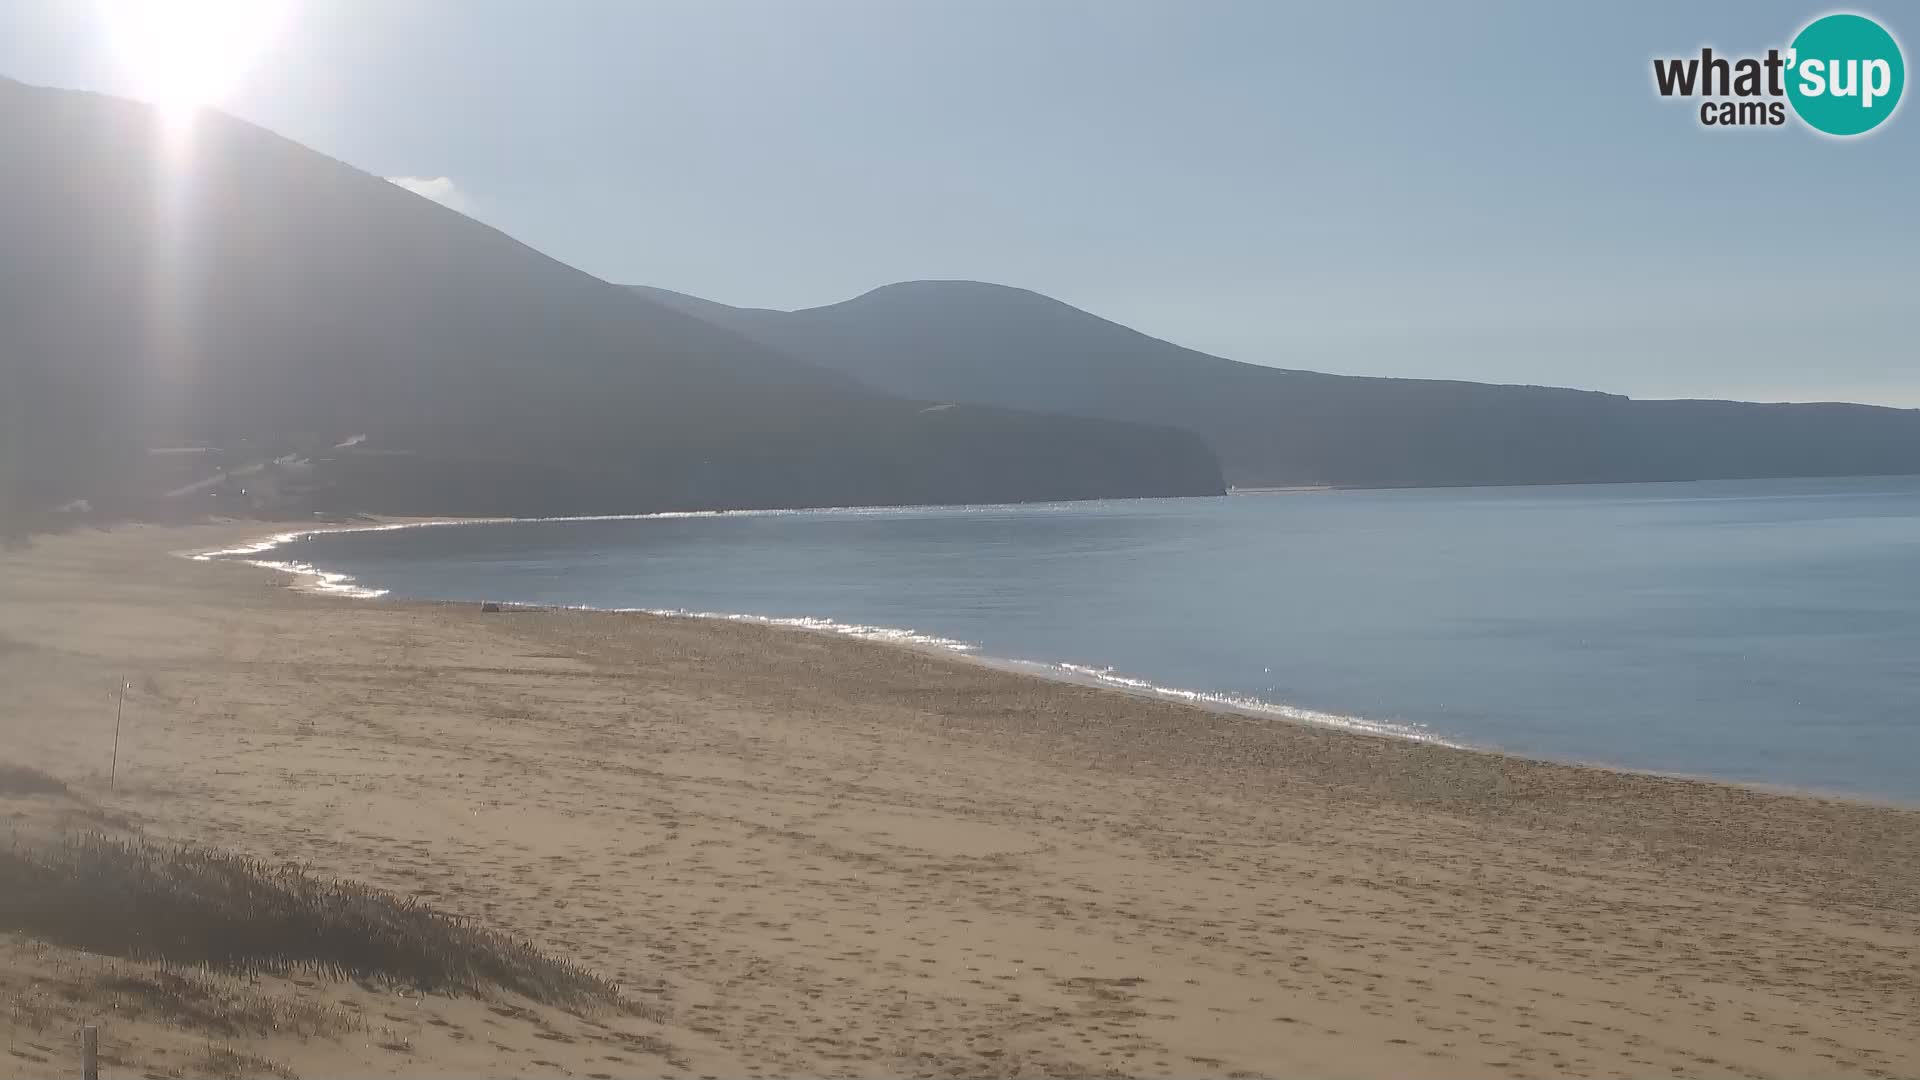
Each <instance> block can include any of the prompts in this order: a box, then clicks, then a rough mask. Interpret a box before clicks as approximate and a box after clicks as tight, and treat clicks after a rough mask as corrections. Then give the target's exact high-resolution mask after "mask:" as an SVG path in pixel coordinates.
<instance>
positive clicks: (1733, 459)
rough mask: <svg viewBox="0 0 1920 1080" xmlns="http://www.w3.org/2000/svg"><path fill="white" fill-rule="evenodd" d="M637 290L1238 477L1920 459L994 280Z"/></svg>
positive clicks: (1889, 415)
mask: <svg viewBox="0 0 1920 1080" xmlns="http://www.w3.org/2000/svg"><path fill="white" fill-rule="evenodd" d="M640 291H641V292H642V293H643V294H644V295H647V296H649V297H651V298H653V299H656V300H659V301H661V302H664V303H670V304H674V305H676V306H678V307H680V308H681V309H682V310H683V311H686V312H688V313H690V314H692V315H696V316H698V317H700V318H702V319H705V320H707V321H708V322H710V323H712V324H714V325H717V326H723V327H727V328H730V329H734V330H738V331H740V332H741V333H744V334H746V335H748V336H750V337H752V338H754V339H755V340H757V341H760V342H762V343H764V344H767V345H769V346H771V347H773V348H776V349H779V350H781V351H782V352H785V353H788V354H790V355H792V356H795V357H799V358H802V359H805V360H809V361H812V362H814V363H816V364H820V365H823V366H830V367H834V368H836V369H838V370H840V371H843V372H845V373H847V374H849V375H852V376H854V377H856V378H858V379H860V380H861V381H863V382H865V383H867V384H868V385H870V386H873V387H875V388H877V389H881V390H885V391H888V392H890V393H896V394H906V395H910V396H913V397H922V398H930V399H937V400H944V401H964V402H976V403H982V404H991V405H999V406H1004V407H1010V408H1027V409H1043V410H1049V411H1058V412H1068V413H1074V414H1077V415H1082V416H1092V417H1105V418H1109V419H1119V420H1130V421H1140V422H1149V423H1156V424H1172V425H1175V426H1179V427H1184V428H1187V429H1189V430H1192V431H1196V432H1198V433H1200V434H1201V435H1203V436H1204V437H1205V438H1206V439H1207V440H1208V441H1209V442H1210V443H1211V444H1212V445H1213V447H1214V449H1215V450H1216V451H1217V452H1218V453H1219V455H1220V457H1221V460H1222V463H1223V465H1224V467H1225V469H1226V473H1227V479H1228V480H1229V482H1231V483H1234V484H1238V485H1242V486H1259V485H1279V484H1332V485H1343V486H1425V485H1455V484H1543V483H1585V482H1602V481H1635V480H1692V479H1709V478H1714V479H1719V478H1735V477H1764V476H1832V475H1850V474H1882V473H1912V472H1920V410H1904V409H1887V408H1878V407H1873V406H1865V405H1842V404H1820V405H1759V404H1747V403H1742V402H1730V401H1635V400H1631V399H1628V398H1624V397H1619V396H1616V395H1612V394H1600V393H1592V392H1588V391H1580V390H1562V389H1555V388H1551V387H1539V386H1499V385H1489V384H1483V383H1468V382H1444V381H1437V380H1419V379H1380V378H1363V377H1357V376H1344V375H1324V374H1320V373H1317V372H1311V371H1291V370H1284V369H1279V368H1270V367H1263V366H1260V365H1257V364H1245V363H1239V362H1236V361H1232V360H1225V359H1222V358H1220V357H1217V356H1210V355H1207V354H1205V353H1201V352H1196V351H1194V350H1192V349H1185V348H1181V347H1180V346H1178V345H1173V344H1170V343H1168V342H1165V341H1161V340H1159V339H1156V338H1152V337H1148V336H1147V335H1145V334H1141V333H1139V332H1137V331H1134V330H1130V329H1128V328H1127V327H1124V326H1121V325H1119V324H1117V323H1113V322H1109V321H1107V320H1105V319H1102V318H1099V317H1097V316H1094V315H1091V314H1088V313H1087V312H1084V311H1081V310H1079V309H1077V308H1074V307H1070V306H1068V305H1066V304H1063V303H1061V302H1059V301H1057V300H1053V299H1050V298H1048V297H1045V296H1041V295H1039V294H1038V293H1033V292H1029V291H1026V290H1024V289H1013V288H1008V287H1005V286H1001V285H989V284H984V283H980V282H968V281H915V282H904V283H901V284H897V285H888V286H885V287H883V288H879V289H875V290H873V291H872V292H869V293H866V294H865V295H862V296H859V297H856V298H854V299H852V300H848V301H846V302H844V303H839V304H832V305H829V306H826V307H818V308H810V309H806V310H802V311H793V312H785V311H771V310H766V309H753V308H732V307H728V306H726V305H723V304H716V303H713V302H712V301H707V300H701V299H699V298H697V297H687V296H682V295H680V294H677V293H671V292H668V291H667V290H663V289H644V288H643V289H642V290H640Z"/></svg>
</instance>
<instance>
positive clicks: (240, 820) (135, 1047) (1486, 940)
mask: <svg viewBox="0 0 1920 1080" xmlns="http://www.w3.org/2000/svg"><path fill="white" fill-rule="evenodd" d="M261 531H262V525H261V524H260V523H257V522H244V523H229V524H225V525H219V526H202V527H173V528H162V527H132V528H127V529H121V530H115V531H111V532H98V533H76V534H70V535H66V536H61V537H53V538H48V539H45V540H43V541H40V542H38V543H36V544H35V545H34V547H33V548H31V549H29V550H26V551H17V552H7V553H0V681H3V682H4V684H5V685H7V686H8V688H9V694H8V695H6V696H5V699H4V700H0V762H8V763H12V764H17V765H21V766H25V767H28V768H31V769H38V770H41V771H44V772H46V773H48V774H50V775H52V776H54V777H57V778H59V779H61V780H63V781H65V782H66V784H67V785H68V789H69V794H68V795H66V796H61V797H59V798H57V799H56V798H53V797H48V796H9V795H6V794H4V793H0V811H4V812H6V813H8V814H9V815H10V816H11V820H12V821H13V822H14V824H15V827H16V829H23V830H25V835H33V834H34V833H35V832H36V831H40V832H52V833H55V834H57V833H58V832H60V831H63V830H67V831H70V830H76V829H77V830H83V831H84V830H87V829H100V828H108V829H111V830H126V831H129V832H131V833H133V834H134V835H138V836H144V837H147V838H151V839H153V840H157V841H162V842H167V841H183V842H189V843H202V844H212V845H216V846H218V847H221V848H223V849H226V850H229V851H233V852H235V853H237V854H240V855H243V856H248V857H253V858H258V859H264V860H268V861H269V863H270V865H280V864H282V863H284V862H288V861H293V862H297V863H299V864H300V865H302V866H304V867H306V868H307V869H308V870H309V871H310V872H311V873H313V874H315V875H319V876H323V877H343V878H350V879H353V880H357V881H361V882H364V883H366V884H368V885H371V886H374V887H377V888H381V889H386V890H388V891H391V892H393V893H396V894H397V895H400V896H403V897H415V898H418V899H420V900H421V902H424V903H430V904H431V905H432V906H433V907H434V908H435V909H437V910H440V911H444V912H447V913H449V914H451V915H455V916H458V917H461V918H466V919H473V920H476V921H478V922H480V923H482V924H484V925H487V926H490V927H493V928H496V929H498V930H500V931H502V932H505V933H509V934H512V935H516V936H519V937H522V938H525V939H527V940H529V941H530V942H532V943H534V944H535V945H536V946H537V947H539V948H542V949H544V950H547V951H549V952H551V953H552V954H554V955H557V956H561V957H566V958H573V959H576V960H579V961H581V962H583V963H586V964H588V965H589V966H591V967H592V968H593V969H594V970H595V971H596V972H598V973H599V974H601V975H604V976H606V977H607V978H610V979H613V980H616V981H617V982H618V983H619V984H620V985H621V986H623V987H634V988H638V991H639V992H641V993H644V994H645V995H646V997H647V999H648V1002H649V1005H650V1008H649V1011H648V1014H647V1016H645V1017H641V1018H635V1019H634V1020H632V1021H631V1022H629V1023H626V1024H625V1027H624V1034H619V1033H614V1032H610V1031H609V1030H607V1029H606V1028H604V1027H597V1026H595V1025H596V1023H598V1021H594V1020H593V1018H590V1017H589V1018H577V1017H572V1016H568V1015H566V1014H564V1013H558V1012H554V1011H552V1010H546V1011H542V1010H538V1009H533V1008H531V1007H530V1006H526V1005H525V1004H524V1003H515V1002H507V1003H502V1004H498V1005H495V1004H491V1003H488V1002H483V1001H474V1000H472V999H460V998H449V997H444V996H440V995H426V996H425V997H421V998H418V999H417V1000H416V999H414V998H412V997H408V998H406V999H400V998H396V997H394V996H393V995H391V994H388V995H374V996H369V995H368V993H367V991H365V990H364V989H362V988H359V987H356V986H354V985H352V984H335V983H331V982H329V981H327V980H324V979H322V980H319V981H317V982H316V981H315V980H312V979H304V980H301V981H299V982H294V981H291V980H286V979H279V978H262V979H261V980H258V981H257V982H256V983H254V984H252V985H253V986H254V987H255V989H254V990H251V991H249V992H259V993H269V994H270V995H272V996H275V997H278V998H281V999H284V1000H298V1001H301V1002H305V1003H306V1005H304V1006H303V1008H305V1009H307V1014H308V1015H312V1014H313V1010H315V1009H319V1010H322V1011H325V1012H326V1014H327V1015H328V1016H340V1017H343V1023H345V1024H346V1025H347V1031H348V1034H346V1035H344V1036H341V1037H338V1038H336V1037H333V1036H321V1035H313V1034H310V1033H309V1034H300V1033H276V1032H275V1031H272V1030H264V1031H257V1032H254V1033H251V1034H243V1035H238V1036H234V1035H215V1036H213V1037H216V1038H220V1039H232V1040H233V1041H234V1042H235V1043H236V1044H237V1045H238V1046H239V1047H240V1048H241V1049H244V1050H245V1051H246V1052H247V1053H250V1054H257V1055H259V1056H262V1057H265V1058H268V1059H270V1060H272V1061H276V1062H282V1063H284V1064H285V1065H286V1066H287V1067H288V1068H290V1069H292V1070H293V1071H296V1072H300V1073H302V1074H305V1075H370V1076H371V1075H393V1076H397V1075H471V1074H473V1073H475V1072H483V1071H492V1072H507V1073H512V1074H514V1075H536V1074H538V1075H560V1074H562V1073H563V1072H564V1073H571V1074H572V1075H576V1076H578V1075H593V1074H594V1073H605V1074H608V1075H633V1074H636V1073H638V1074H663V1075H670V1076H676V1077H688V1078H692V1077H697V1076H701V1075H743V1076H744V1075H751V1074H754V1073H756V1072H757V1073H758V1074H759V1075H845V1076H859V1077H866V1076H875V1077H878V1076H891V1075H906V1074H930V1075H938V1076H949V1077H962V1076H966V1077H972V1076H981V1077H992V1078H1004V1080H1017V1078H1020V1077H1030V1076H1034V1075H1055V1076H1063V1077H1082V1078H1089V1080H1090V1078H1092V1077H1097V1076H1112V1075H1130V1076H1157V1077H1178V1076H1191V1075H1196V1074H1201V1075H1239V1076H1274V1077H1279V1076H1298V1075H1312V1076H1327V1077H1346V1078H1351V1080H1362V1078H1371V1077H1380V1076H1397V1077H1415V1078H1427V1080H1449V1078H1452V1077H1458V1076H1463V1075H1475V1076H1479V1075H1492V1076H1502V1077H1508V1078H1510V1080H1517V1078H1522V1077H1534V1076H1554V1075H1568V1074H1576V1075H1595V1076H1609V1075H1612V1076H1639V1075H1651V1074H1656V1073H1657V1074H1669V1073H1680V1074H1685V1075H1699V1076H1728V1077H1736V1076H1737V1077H1768V1078H1779V1080H1786V1078H1788V1077H1814V1076H1836V1077H1837V1076H1858V1075H1879V1076H1888V1077H1891V1076H1903V1075H1913V1074H1915V1073H1916V1072H1920V1039H1916V1038H1915V1034H1914V1033H1915V1032H1916V1031H1920V968H1916V967H1915V965H1914V963H1913V959H1914V958H1915V957H1916V956H1920V812H1916V811H1912V810H1905V809H1898V808H1889V807H1884V806H1876V805H1871V804H1862V803H1858V802H1852V801H1837V800H1828V799H1822V798H1810V797H1804V796H1794V795H1777V794H1771V793H1767V792H1764V791H1758V790H1753V789H1749V788H1743V787H1738V786H1733V785H1728V784H1722V783H1717V782H1701V781H1693V780H1680V779H1666V778H1661V777H1657V776H1647V775H1638V774H1631V773H1623V772H1618V771H1612V770H1606V769H1594V768H1581V767H1576V766H1566V765H1558V764H1552V763H1543V762H1539V761H1534V760H1530V759H1522V758H1516V757H1511V756H1507V755H1500V754H1491V753H1482V752H1474V751H1463V750H1456V749H1450V748H1446V747H1439V746H1434V745H1430V744H1419V743H1413V742H1409V741H1406V740H1399V739H1393V738H1388V737H1382V736H1373V737H1365V736H1356V735H1353V734H1350V733H1345V732H1340V731H1337V730H1330V729H1325V728H1321V727H1317V726H1312V725H1306V724H1298V723H1274V722H1272V721H1270V720H1255V719H1251V718H1248V717H1246V716H1242V715H1237V714H1233V713H1227V712H1221V711H1215V710H1208V709H1203V708H1196V707H1193V706H1190V705H1187V704H1183V703H1178V702H1172V701H1166V700H1158V699H1152V698H1147V697H1142V696H1137V695H1130V694H1125V693H1113V692H1111V690H1109V689H1107V688H1101V687H1088V686H1084V685H1074V684H1071V683H1065V682H1059V681H1055V680H1051V679H1044V678H1041V677H1039V676H1037V675H1032V674H1021V673H1010V672H1006V671H1001V670H995V669H993V668H991V667H989V666H987V665H983V664H980V663H977V662H974V661H972V660H969V659H968V658H966V657H964V656H960V655H956V654H954V653H952V652H950V651H945V650H937V649H928V648H911V647H909V648H892V649H876V648H873V647H871V645H872V644H874V643H871V642H862V641H858V640H854V639H850V638H847V637H844V636H841V635H835V634H828V633H807V634H800V633H791V632H788V631H787V630H785V629H784V628H780V627H772V626H764V625H755V624H751V623H739V622H726V621H720V620H702V619H673V618H658V617H649V616H645V615H635V614H615V613H605V612H594V611H578V610H516V609H509V610H506V611H503V612H501V613H498V614H484V615H483V614H481V613H480V612H479V611H478V610H477V608H476V607H475V606H474V605H472V604H461V603H453V602H432V601H388V602H385V603H373V604H366V603H359V602H355V601H352V600H349V599H346V598H344V597H340V596H337V595H335V596H326V595H307V594H303V593H300V592H296V591H295V590H293V589H290V588H288V587H287V581H288V579H287V577H286V575H285V574H284V573H277V572H271V571H266V570H262V569H260V568H258V567H253V566H247V565H244V564H242V563H240V562H238V561H234V560H208V561H201V562H195V561H190V560H188V559H184V558H179V557H177V555H178V554H179V553H180V552H182V551H183V550H200V551H204V550H208V549H213V548H219V547H234V546H236V545H238V544H239V543H241V542H242V541H243V540H245V539H247V538H248V536H249V535H254V536H257V535H258V533H259V532H261ZM280 531H289V530H284V529H283V530H280ZM300 531H305V530H304V529H303V530H300ZM123 681H124V683H130V684H131V686H130V691H131V692H130V693H129V694H128V696H127V701H126V725H125V731H124V733H123V736H122V738H121V740H120V744H119V748H118V750H117V754H118V758H117V769H118V782H117V784H116V785H113V786H110V785H109V784H108V779H107V777H108V763H109V755H110V754H111V753H114V752H115V751H114V750H113V749H112V747H113V742H114V738H115V727H116V716H115V710H114V708H113V707H112V702H113V700H114V697H115V693H116V688H117V687H119V686H121V685H122V684H123ZM0 956H4V957H5V958H6V959H5V960H4V961H0V987H3V988H5V989H8V990H9V991H13V990H14V989H15V988H16V987H18V988H20V989H19V990H18V992H20V993H43V991H34V990H31V989H30V987H32V986H46V985H55V986H60V985H69V984H70V983H71V980H72V978H73V976H72V973H73V972H74V971H77V970H85V971H93V970H100V967H101V964H102V963H105V964H106V965H108V966H107V968H106V969H105V974H106V975H108V976H111V975H112V973H113V971H114V970H115V968H114V965H118V967H119V969H120V970H123V971H124V970H129V968H128V965H129V964H131V963H132V962H130V961H121V960H103V959H102V958H88V957H84V956H80V955H78V954H75V953H73V952H72V951H70V950H61V949H59V948H58V947H56V946H52V945H48V944H45V943H43V942H39V941H35V940H31V939H24V938H21V937H19V936H18V935H8V934H5V933H0ZM35 979H38V980H42V981H41V982H37V983H36V982H33V981H32V980H35ZM8 980H12V982H8ZM46 980H53V981H52V982H51V983H49V982H47V981H46ZM89 985H92V984H88V985H78V986H75V987H74V989H73V993H74V994H75V995H77V996H72V997H66V998H55V999H49V1001H48V1003H47V1008H48V1009H50V1010H56V1011H55V1012H50V1013H46V1014H45V1015H58V1016H68V1015H70V1014H71V1012H72V1011H73V1010H85V1011H86V1012H87V1013H88V1014H89V1015H98V1016H103V1017H105V1018H106V1019H105V1020H104V1022H103V1026H102V1046H103V1051H108V1050H110V1051H111V1052H112V1053H113V1054H114V1055H115V1057H116V1058H117V1061H116V1062H115V1067H116V1068H120V1069H122V1070H123V1071H129V1072H138V1071H141V1070H142V1069H143V1068H144V1069H147V1070H149V1071H154V1072H156V1073H161V1074H164V1073H166V1072H167V1070H168V1069H170V1068H176V1067H177V1065H178V1063H179V1062H180V1061H182V1060H187V1059H186V1058H185V1057H174V1056H173V1055H175V1054H181V1055H191V1054H195V1053H201V1052H204V1048H205V1045H206V1043H207V1042H208V1039H209V1035H208V1034H206V1033H202V1032H200V1031H198V1030H197V1029H192V1030H189V1029H186V1028H182V1027H181V1026H180V1025H181V1023H182V1022H181V1021H178V1020H164V1021H163V1022H162V1021H156V1022H152V1023H149V1022H146V1021H142V1020H140V1019H139V1018H138V1017H136V1016H132V1015H129V1014H128V1013H126V1012H125V1011H122V1010H120V1009H119V1006H117V1005H115V1004H114V1002H115V1001H116V1000H117V999H113V998H111V997H103V996H98V995H99V994H100V993H102V992H101V991H97V990H93V989H89V988H88V986H89ZM114 985H120V984H119V983H115V984H114ZM507 1006H512V1008H511V1009H508V1012H500V1011H498V1009H501V1008H507ZM58 1010H65V1011H58ZM341 1010H345V1013H344V1014H343V1013H342V1011H341ZM515 1010H518V1011H515ZM509 1013H511V1015H509ZM346 1014H357V1015H361V1016H364V1017H365V1018H366V1022H367V1023H370V1024H371V1025H372V1027H371V1028H369V1029H365V1030H367V1031H368V1032H369V1034H370V1035H372V1037H369V1036H368V1035H363V1034H358V1033H357V1032H359V1031H361V1030H363V1029H360V1028H355V1027H353V1026H352V1024H353V1022H352V1020H351V1016H348V1015H346ZM40 1015H43V1014H42V1013H38V1012H34V1011H31V1010H29V1011H27V1012H24V1013H19V1012H16V1013H12V1014H8V1015H4V1016H0V1028H5V1029H6V1030H7V1032H8V1037H9V1038H10V1039H16V1040H17V1042H16V1045H20V1046H23V1047H27V1048H29V1049H36V1048H40V1047H54V1046H55V1045H56V1043H58V1042H60V1041H61V1040H63V1039H66V1038H69V1037H70V1032H71V1027H70V1025H68V1024H67V1023H66V1021H64V1020H62V1021H60V1023H58V1024H55V1025H53V1026H51V1027H46V1026H43V1027H39V1028H36V1027H34V1026H33V1025H34V1024H35V1023H37V1022H38V1021H36V1020H35V1017H36V1016H40ZM527 1017H532V1018H533V1019H531V1020H529V1019H527ZM76 1022H78V1021H76ZM89 1022H90V1021H89ZM22 1025H25V1026H24V1027H23V1026H22ZM36 1040H37V1041H36ZM636 1048H638V1049H636ZM162 1051H165V1053H166V1055H167V1056H166V1057H161V1056H158V1055H160V1054H161V1052H162ZM37 1052H39V1053H41V1054H42V1055H43V1056H46V1057H49V1058H51V1057H54V1056H55V1055H54V1053H53V1052H52V1051H49V1050H44V1049H40V1050H38V1051H37ZM636 1054H638V1055H639V1056H638V1057H636V1056H635V1055H636ZM187 1071H188V1072H193V1071H195V1070H193V1069H191V1068H189V1069H188V1070H187Z"/></svg>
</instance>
